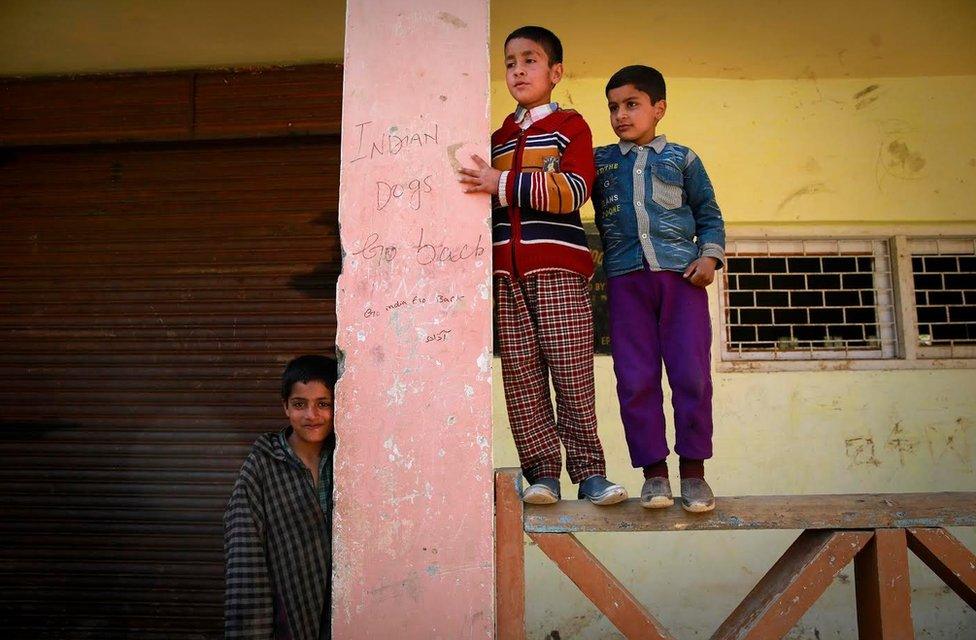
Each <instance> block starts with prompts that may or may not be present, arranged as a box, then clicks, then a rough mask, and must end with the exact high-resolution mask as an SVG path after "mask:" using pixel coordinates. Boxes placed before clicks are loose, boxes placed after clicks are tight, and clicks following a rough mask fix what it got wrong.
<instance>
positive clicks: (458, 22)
mask: <svg viewBox="0 0 976 640" xmlns="http://www.w3.org/2000/svg"><path fill="white" fill-rule="evenodd" d="M437 17H438V18H439V19H440V20H443V21H444V22H446V23H447V24H449V25H451V26H452V27H454V28H456V29H467V28H468V23H467V22H465V21H464V20H462V19H461V18H459V17H457V16H456V15H454V14H453V13H448V12H447V11H441V12H440V13H438V14H437Z"/></svg>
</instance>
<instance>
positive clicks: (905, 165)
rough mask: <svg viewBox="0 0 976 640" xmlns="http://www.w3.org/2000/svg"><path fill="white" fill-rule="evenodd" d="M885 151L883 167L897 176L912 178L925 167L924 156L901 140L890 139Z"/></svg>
mask: <svg viewBox="0 0 976 640" xmlns="http://www.w3.org/2000/svg"><path fill="white" fill-rule="evenodd" d="M885 151H886V153H885V155H886V157H885V159H884V166H885V169H886V170H887V171H888V173H889V174H891V175H893V176H895V177H897V178H914V177H916V174H918V172H919V171H921V170H922V169H924V168H925V158H923V157H922V156H921V154H919V153H918V152H917V151H912V150H911V149H909V148H908V145H907V144H905V143H904V142H903V141H901V140H892V141H891V142H890V143H889V144H888V147H887V149H886V150H885Z"/></svg>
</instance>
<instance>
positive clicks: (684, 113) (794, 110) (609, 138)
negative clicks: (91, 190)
mask: <svg viewBox="0 0 976 640" xmlns="http://www.w3.org/2000/svg"><path fill="white" fill-rule="evenodd" d="M577 55H578V54H577ZM606 81H607V77H600V78H569V79H566V80H564V81H563V82H562V83H560V84H559V85H558V86H557V89H556V91H555V92H554V99H555V100H557V101H558V102H559V103H560V104H562V105H563V106H566V107H571V108H573V109H576V110H577V111H579V112H580V113H582V114H583V116H584V117H585V118H586V120H587V122H589V124H590V128H591V129H592V130H593V136H594V144H597V145H600V144H610V143H611V142H614V141H615V140H616V138H615V137H614V136H613V131H612V129H611V128H610V125H609V120H608V116H607V108H606V100H605V97H604V87H605V86H606ZM871 87H877V88H876V89H872V90H870V91H869V92H868V93H867V94H866V95H864V96H863V97H861V98H858V97H857V96H858V94H859V93H861V92H863V91H865V90H868V89H869V88H871ZM668 98H669V99H668V112H667V114H666V115H665V117H664V120H663V121H662V122H661V124H660V126H659V128H658V131H659V132H660V133H664V134H665V135H667V136H668V138H669V139H671V140H673V141H676V142H680V143H682V144H686V145H688V146H690V147H692V148H693V149H694V150H695V151H696V152H697V153H698V155H699V156H701V158H702V161H703V162H704V163H705V168H706V169H707V170H708V172H709V175H710V177H711V178H712V181H713V183H714V184H715V188H716V192H717V194H718V201H719V205H720V206H721V207H722V211H723V215H724V216H725V219H726V222H727V223H728V224H735V223H767V222H768V223H776V224H784V223H796V222H801V223H809V222H865V221H866V222H879V223H884V222H931V223H937V222H964V221H976V204H974V195H976V126H973V121H972V114H971V109H970V107H969V105H972V104H976V75H969V76H941V77H929V78H862V79H857V78H855V79H840V78H833V79H826V80H804V79H801V80H789V79H767V80H727V79H714V78H669V79H668ZM513 107H514V104H513V103H512V101H511V97H510V96H509V94H508V89H507V88H506V87H505V83H504V80H496V81H495V82H493V84H492V115H493V122H501V120H502V119H503V118H504V117H505V115H506V114H507V113H509V112H510V111H511V110H512V108H513ZM586 212H587V214H588V215H589V216H592V207H587V209H586Z"/></svg>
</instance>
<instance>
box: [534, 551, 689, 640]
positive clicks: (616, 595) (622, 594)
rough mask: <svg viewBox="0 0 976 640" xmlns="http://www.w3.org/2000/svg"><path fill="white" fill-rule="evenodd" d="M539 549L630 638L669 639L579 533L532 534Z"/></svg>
mask: <svg viewBox="0 0 976 640" xmlns="http://www.w3.org/2000/svg"><path fill="white" fill-rule="evenodd" d="M529 537H531V538H532V539H533V540H534V541H535V543H536V544H537V545H539V549H541V550H542V552H543V553H545V554H546V555H547V556H549V558H550V559H551V560H552V561H553V562H555V563H556V564H557V565H559V568H560V569H561V570H562V572H563V573H565V574H566V575H567V576H569V579H570V580H572V581H573V582H574V583H575V584H576V586H577V587H579V590H580V591H582V592H583V595H585V596H586V597H587V598H589V599H590V601H591V602H592V603H593V604H595V605H596V607H597V608H598V609H599V610H600V611H602V612H603V614H604V615H605V616H607V619H608V620H610V622H612V623H613V624H614V626H615V627H617V629H619V630H620V632H621V633H622V634H623V635H624V637H625V638H628V640H670V639H672V636H671V634H669V633H668V631H667V629H665V628H664V627H662V626H661V623H659V622H658V621H657V620H656V619H655V618H654V616H652V615H651V614H650V612H649V611H648V610H647V609H645V608H644V606H643V605H642V604H641V603H640V602H639V601H638V600H637V599H636V598H635V597H634V596H633V595H631V593H630V592H629V591H627V589H626V587H624V585H623V584H621V583H620V581H619V580H617V578H616V577H615V576H614V575H613V574H612V573H610V572H609V571H608V570H607V568H606V567H604V566H603V563H601V562H600V561H599V560H598V559H597V558H596V556H594V555H593V554H592V553H590V551H589V549H587V548H586V547H584V546H583V545H582V544H580V541H579V540H577V539H576V536H574V535H572V534H566V533H555V534H554V533H530V534H529Z"/></svg>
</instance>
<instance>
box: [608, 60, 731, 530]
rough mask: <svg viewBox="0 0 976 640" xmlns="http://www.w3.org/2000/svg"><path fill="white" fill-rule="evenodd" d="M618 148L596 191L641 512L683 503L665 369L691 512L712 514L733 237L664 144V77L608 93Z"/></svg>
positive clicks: (694, 167) (677, 151)
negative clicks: (672, 468)
mask: <svg viewBox="0 0 976 640" xmlns="http://www.w3.org/2000/svg"><path fill="white" fill-rule="evenodd" d="M606 94H607V101H608V106H609V109H610V124H611V126H612V127H613V130H614V132H615V133H616V134H617V136H618V137H619V138H620V142H619V143H618V144H614V145H609V146H606V147H599V148H597V149H596V150H595V151H594V153H595V157H596V166H597V178H596V182H595V184H594V188H593V205H594V207H595V209H596V224H597V227H598V228H599V230H600V237H601V239H602V241H603V250H604V259H603V260H604V261H603V267H604V270H605V271H606V274H607V296H608V300H609V314H610V341H611V350H612V354H613V367H614V372H615V373H616V376H617V395H618V397H619V399H620V415H621V420H622V422H623V424H624V430H625V432H626V437H627V446H628V448H629V449H630V457H631V463H632V464H633V465H634V467H641V468H643V470H644V478H645V480H644V485H643V487H642V489H641V505H643V506H644V507H647V508H658V507H667V506H670V505H672V504H674V500H673V498H672V495H671V486H670V484H669V482H668V467H667V456H668V453H669V452H668V444H667V440H666V438H665V431H664V425H665V422H664V407H663V401H664V396H663V393H662V390H661V364H662V361H663V363H664V366H665V367H666V368H667V372H668V382H669V383H670V386H671V392H672V405H673V407H674V423H675V433H676V442H675V450H676V451H677V453H678V456H679V463H680V471H681V474H680V475H681V506H682V507H684V509H685V510H687V511H691V512H702V511H711V510H712V509H714V508H715V498H714V496H713V494H712V490H711V489H710V488H709V486H708V483H706V482H705V477H704V461H705V460H706V459H707V458H710V457H711V456H712V380H711V358H710V348H711V339H712V338H711V324H710V320H709V315H708V298H707V296H706V294H705V287H706V286H708V285H709V284H710V283H711V282H712V280H713V279H714V277H715V269H717V268H720V267H721V266H722V264H723V262H724V260H725V226H724V223H723V222H722V213H721V211H719V208H718V204H716V202H715V193H714V191H713V190H712V184H711V182H710V181H709V179H708V175H707V174H706V173H705V168H704V166H702V162H701V160H700V159H699V158H698V156H697V155H696V154H695V152H694V151H692V150H691V149H689V148H688V147H684V146H681V145H678V144H674V143H673V142H668V140H667V139H666V138H665V137H664V136H663V135H658V134H657V124H658V122H660V120H661V119H662V118H663V117H664V112H665V109H666V108H667V103H666V102H665V84H664V77H663V76H662V75H661V73H660V72H658V71H657V70H656V69H652V68H651V67H645V66H643V65H633V66H629V67H624V68H623V69H621V70H620V71H618V72H617V73H615V74H614V75H613V76H612V77H611V78H610V81H609V82H608V83H607V88H606Z"/></svg>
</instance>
